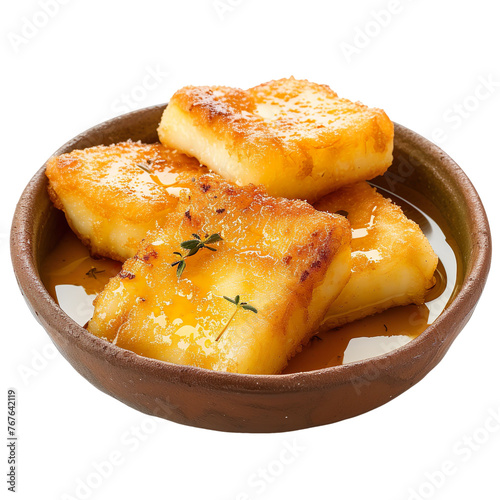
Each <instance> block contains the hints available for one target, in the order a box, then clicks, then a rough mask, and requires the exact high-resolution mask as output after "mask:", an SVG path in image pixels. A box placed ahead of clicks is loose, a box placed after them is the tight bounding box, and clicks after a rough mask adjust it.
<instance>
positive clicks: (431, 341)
mask: <svg viewBox="0 0 500 500" xmlns="http://www.w3.org/2000/svg"><path fill="white" fill-rule="evenodd" d="M164 107H165V105H161V106H154V107H151V108H146V109H143V110H139V111H135V112H132V113H129V114H127V115H123V116H120V117H117V118H115V119H112V120H110V121H108V122H105V123H103V124H100V125H97V126H96V127H93V128H92V129H90V130H88V131H86V132H84V133H83V134H81V135H79V136H77V137H75V138H74V139H72V140H71V141H69V142H68V143H67V144H65V145H64V146H63V147H62V148H60V149H59V150H58V151H57V152H56V153H55V154H62V153H66V152H69V151H72V150H73V149H82V148H86V147H90V146H95V145H101V144H102V145H109V144H113V143H117V142H121V141H126V140H129V139H131V140H133V141H138V140H141V141H142V142H156V141H158V136H157V133H156V128H157V125H158V122H159V120H160V117H161V114H162V112H163V109H164ZM373 182H374V184H376V185H378V186H380V187H384V188H387V189H388V190H389V191H391V192H393V193H395V194H398V192H399V191H404V189H405V187H407V186H411V188H412V189H413V190H416V191H419V192H420V193H421V194H422V195H423V196H424V197H425V199H426V200H428V202H430V203H432V204H433V205H435V206H436V207H437V208H438V209H439V211H440V212H441V214H442V215H443V217H444V219H445V220H446V223H447V225H448V226H449V229H450V232H451V234H452V236H453V238H454V239H455V240H456V242H457V245H458V255H457V258H458V260H459V261H460V265H459V270H460V276H459V282H460V283H461V284H460V287H459V289H458V290H457V291H456V293H455V295H454V297H453V299H452V300H451V302H450V303H449V304H448V307H447V308H446V309H445V311H444V312H443V313H442V314H441V315H440V316H439V317H438V318H437V319H436V321H435V322H434V323H433V324H432V325H430V326H429V327H428V328H427V329H426V330H425V331H424V332H423V333H422V334H421V335H419V336H418V337H417V338H416V339H414V340H412V341H411V342H409V343H408V344H406V345H404V346H403V347H400V348H399V349H396V350H394V351H391V352H389V353H387V354H384V355H382V356H378V357H375V358H370V359H367V360H364V361H358V362H354V363H350V364H346V365H341V366H337V367H331V368H324V369H321V370H315V371H310V372H301V373H293V374H287V375H239V374H231V373H222V372H214V371H210V370H205V369H201V368H195V367H190V366H181V365H174V364H172V363H166V362H162V361H158V360H153V359H148V358H144V357H141V356H139V355H137V354H135V353H133V352H130V351H126V350H124V349H121V348H119V347H116V346H114V345H112V344H110V343H108V342H106V341H104V340H102V339H100V338H97V337H94V336H93V335H91V334H90V333H89V332H87V331H86V330H85V329H83V328H81V327H80V326H78V325H77V324H76V323H75V322H74V321H73V320H72V319H71V318H69V317H68V316H67V315H66V314H65V313H64V312H63V311H62V310H61V309H60V307H59V306H58V305H57V303H56V302H55V301H54V300H53V299H52V297H51V296H50V295H49V293H48V292H47V290H46V288H45V286H44V285H43V283H42V281H41V279H40V273H39V269H40V265H41V262H42V261H43V260H44V258H45V256H46V255H47V253H48V252H49V251H50V250H51V249H52V248H53V247H54V245H55V244H56V243H57V241H58V240H59V238H60V237H61V235H62V233H63V232H64V231H65V229H66V227H67V226H66V222H65V220H64V216H63V215H62V213H61V212H60V211H58V210H56V209H55V208H54V207H53V206H52V204H51V202H50V200H49V197H48V194H47V180H46V177H45V174H44V167H42V168H41V169H40V170H39V171H38V173H37V174H36V175H35V176H34V177H33V179H32V180H31V182H30V183H29V185H28V186H27V187H26V190H25V191H24V193H23V195H22V197H21V199H20V201H19V204H18V207H17V210H16V214H15V216H14V222H13V226H12V235H11V249H12V260H13V264H14V269H15V272H16V276H17V279H18V283H19V286H20V288H21V291H22V293H23V295H24V297H25V299H26V302H27V303H28V306H29V307H30V309H31V310H32V312H33V314H34V315H35V316H36V318H37V319H38V321H39V322H40V323H41V324H42V326H43V327H44V328H45V329H46V330H47V332H48V333H49V335H50V336H51V338H52V340H53V342H54V343H55V345H56V346H57V348H58V349H59V351H60V352H61V353H62V354H63V356H65V357H66V359H67V360H68V361H69V362H70V363H71V364H72V365H73V366H74V367H75V369H76V370H78V371H79V372H80V373H81V374H82V375H83V376H84V377H85V378H87V379H88V380H89V381H90V382H91V383H92V384H94V385H95V386H96V387H98V388H99V389H101V390H103V391H104V392H106V393H108V394H110V395H111V396H113V397H115V398H117V399H119V400H121V401H123V402H124V403H126V404H128V405H129V406H132V407H133V408H136V409H138V410H140V411H142V412H144V413H148V414H153V415H156V416H159V417H162V418H167V419H169V420H173V421H175V422H179V423H183V424H188V425H194V426H198V427H205V428H209V429H216V430H223V431H238V432H278V431H289V430H295V429H300V428H305V427H311V426H316V425H323V424H328V423H332V422H336V421H339V420H342V419H345V418H349V417H352V416H355V415H358V414H360V413H363V412H366V411H369V410H371V409H373V408H375V407H377V406H380V405H381V404H384V403H385V402H387V401H389V400H391V399H393V398H394V397H396V396H398V395H399V394H401V393H402V392H404V391H405V390H407V389H408V388H409V387H411V386H412V385H414V384H415V383H416V382H418V381H419V380H421V379H422V378H423V377H424V376H425V375H426V374H427V373H428V372H429V371H430V370H431V369H432V368H433V367H434V366H435V365H436V364H437V363H438V362H439V361H440V360H441V359H442V357H443V356H444V354H445V353H446V351H447V350H448V348H449V347H450V345H451V343H452V342H453V340H454V339H455V338H456V336H457V335H458V333H459V332H460V331H461V330H462V328H463V327H464V325H465V324H466V323H467V321H468V319H469V317H470V315H471V314H472V312H473V309H474V307H475V304H476V302H477V300H478V299H479V296H480V294H481V291H482V289H483V287H484V283H485V280H486V277H487V274H488V270H489V264H490V260H491V239H490V238H491V237H490V232H489V227H488V222H487V218H486V214H485V213H484V209H483V206H482V204H481V201H480V199H479V197H478V195H477V193H476V191H475V189H474V187H473V186H472V184H471V183H470V181H469V180H468V178H467V177H466V175H465V174H464V173H463V171H462V170H461V169H460V168H459V167H458V166H457V165H456V164H455V163H454V162H453V160H451V159H450V158H449V157H448V156H447V155H446V154H445V153H444V152H443V151H441V150H440V149H439V148H438V147H437V146H435V145H433V144H432V143H430V142H429V141H427V140H426V139H424V138H422V137H420V136H418V135H417V134H415V133H414V132H412V131H410V130H408V129H406V128H404V127H402V126H400V125H397V124H396V125H395V149H394V162H393V165H392V166H391V167H390V169H389V170H388V172H387V173H386V174H385V175H384V176H382V177H380V178H377V179H375V180H374V181H373Z"/></svg>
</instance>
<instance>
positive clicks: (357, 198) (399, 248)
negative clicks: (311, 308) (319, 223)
mask: <svg viewBox="0 0 500 500" xmlns="http://www.w3.org/2000/svg"><path fill="white" fill-rule="evenodd" d="M315 208H317V209H318V210H325V211H327V212H330V213H335V212H337V211H344V212H347V213H348V215H347V218H348V220H349V222H350V223H351V227H352V243H351V247H352V276H351V279H350V280H349V282H348V284H347V285H346V287H345V288H344V290H343V291H342V293H341V294H340V296H339V297H338V298H337V299H336V300H335V301H334V302H333V303H332V305H331V306H330V308H329V310H328V312H327V314H326V316H325V318H324V320H323V324H322V329H330V328H335V327H337V326H340V325H342V324H344V323H349V322H351V321H354V320H356V319H359V318H363V317H365V316H369V315H370V314H374V313H376V312H380V311H383V310H385V309H388V308H389V307H393V306H397V305H406V304H423V303H424V295H425V292H426V291H427V290H428V289H429V288H431V287H432V286H433V285H434V282H435V280H434V271H435V270H436V266H437V263H438V258H437V256H436V254H435V253H434V251H433V250H432V248H431V245H430V243H429V241H428V240H427V238H426V237H425V235H424V234H423V233H422V231H421V230H420V228H419V227H418V225H417V224H416V223H415V222H413V221H411V220H409V219H408V218H407V217H406V216H405V215H404V213H403V211H402V210H401V208H400V207H398V206H397V205H395V204H394V203H392V202H391V201H390V200H388V199H387V198H384V197H383V196H382V195H381V194H380V193H377V191H376V189H375V188H373V187H371V186H370V185H369V184H368V183H366V182H360V183H357V184H354V185H351V186H347V187H344V188H342V189H340V190H338V191H335V192H334V193H331V194H330V195H328V196H325V197H324V198H323V199H321V200H320V201H319V202H317V203H316V204H315Z"/></svg>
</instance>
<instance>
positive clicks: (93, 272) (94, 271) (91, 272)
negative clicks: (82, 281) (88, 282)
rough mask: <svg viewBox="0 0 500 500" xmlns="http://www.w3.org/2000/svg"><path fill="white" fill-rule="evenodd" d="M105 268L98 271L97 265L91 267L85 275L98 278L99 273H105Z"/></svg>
mask: <svg viewBox="0 0 500 500" xmlns="http://www.w3.org/2000/svg"><path fill="white" fill-rule="evenodd" d="M103 272H104V269H102V270H100V271H98V270H97V269H96V268H95V267H91V268H90V269H89V270H88V271H87V272H86V273H85V276H88V277H89V278H94V279H97V276H96V275H97V274H99V273H103Z"/></svg>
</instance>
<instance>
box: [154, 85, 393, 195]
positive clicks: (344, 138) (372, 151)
mask: <svg viewBox="0 0 500 500" xmlns="http://www.w3.org/2000/svg"><path fill="white" fill-rule="evenodd" d="M158 135H159V137H160V141H161V142H162V143H163V144H165V145H166V146H169V147H173V148H177V149H178V150H179V151H182V152H184V153H186V154H188V155H190V156H194V157H195V158H198V160H200V162H202V163H203V164H204V165H207V167H209V168H210V169H211V170H213V171H215V172H217V173H218V174H220V175H222V177H224V178H226V179H229V180H231V181H233V182H236V183H237V184H239V185H246V184H249V183H252V184H256V185H257V184H262V185H263V186H265V188H266V190H267V192H268V193H269V194H270V195H272V196H283V197H286V198H300V199H305V200H308V201H309V202H311V203H312V202H314V201H316V200H318V199H319V198H320V197H321V196H324V195H326V194H328V193H330V192H331V191H333V190H335V189H337V188H339V187H341V186H344V185H347V184H351V183H353V182H357V181H362V180H367V179H372V178H373V177H376V176H377V175H380V174H383V173H384V172H385V171H386V170H387V168H388V167H389V165H390V164H391V163H392V150H393V137H394V127H393V124H392V122H391V121H390V120H389V118H388V117H387V115H386V114H385V113H384V112H383V111H382V110H380V109H375V108H368V107H367V106H364V105H363V104H361V103H359V102H356V103H353V102H351V101H349V100H347V99H342V98H340V97H338V95H337V94H336V93H335V92H334V91H333V90H331V89H330V88H329V87H328V86H326V85H318V84H316V83H312V82H309V81H307V80H295V79H294V78H293V77H292V78H285V79H281V80H276V81H271V82H268V83H264V84H262V85H258V86H257V87H253V88H251V89H249V90H241V89H235V88H230V87H220V86H214V87H184V88H182V89H180V90H179V91H177V92H176V93H175V94H174V95H173V97H172V99H171V100H170V103H169V104H168V106H167V108H166V109H165V112H164V113H163V117H162V119H161V122H160V126H159V128H158Z"/></svg>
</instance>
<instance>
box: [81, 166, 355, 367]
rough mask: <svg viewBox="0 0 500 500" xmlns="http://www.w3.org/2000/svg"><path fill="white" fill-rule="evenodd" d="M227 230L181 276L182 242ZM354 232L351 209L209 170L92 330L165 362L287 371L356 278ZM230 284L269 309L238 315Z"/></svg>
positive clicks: (115, 286) (112, 294)
mask: <svg viewBox="0 0 500 500" xmlns="http://www.w3.org/2000/svg"><path fill="white" fill-rule="evenodd" d="M216 233H217V234H220V235H221V237H222V238H223V240H222V241H220V242H218V243H216V244H215V245H213V246H214V247H215V248H216V251H215V252H211V251H208V250H201V251H199V252H198V253H197V254H196V255H193V256H191V257H189V258H186V269H185V270H184V272H183V273H182V276H181V278H180V279H179V278H178V277H177V276H176V270H177V268H176V267H172V265H171V264H172V263H173V262H174V261H175V260H176V259H177V258H178V257H177V256H176V255H174V252H175V251H181V252H182V249H181V247H180V243H181V242H182V241H185V240H188V239H192V238H193V236H192V235H193V234H198V235H200V236H201V237H202V238H205V237H207V236H208V235H210V234H216ZM349 240H350V229H349V225H348V223H347V221H345V220H344V219H343V218H342V217H339V216H335V215H331V214H327V213H322V212H318V211H316V210H314V209H313V208H312V207H311V206H310V205H309V204H307V203H306V202H301V201H297V200H295V201H292V200H287V199H279V198H272V197H269V196H267V195H266V194H265V193H264V191H263V190H262V188H259V187H254V186H251V185H250V186H245V187H238V186H235V185H234V184H232V183H229V182H227V181H224V180H222V179H221V178H220V177H219V176H217V175H213V174H207V175H203V176H201V177H199V178H197V179H195V180H194V181H193V182H192V186H191V188H190V194H189V195H188V194H187V193H184V194H183V195H181V200H180V202H179V204H178V205H177V207H176V208H175V209H174V210H173V211H172V212H171V213H170V214H169V215H168V216H167V218H166V219H165V222H164V224H163V226H162V227H161V228H159V229H158V231H157V232H155V233H151V234H150V235H148V236H147V237H146V239H145V240H144V241H143V242H142V243H141V245H140V247H139V250H138V252H137V254H136V256H135V257H134V258H133V259H129V260H128V261H126V262H125V264H124V266H123V269H122V272H121V274H120V275H119V276H117V277H116V278H114V279H112V280H111V281H110V283H109V284H108V286H107V287H106V289H105V290H104V292H103V293H102V294H101V295H100V296H99V297H98V298H97V299H96V303H95V305H96V310H95V314H94V317H93V319H92V320H91V322H90V323H89V330H90V331H91V332H92V333H94V334H96V335H98V336H101V337H104V338H106V339H108V340H109V341H114V342H115V343H116V344H117V345H119V346H121V347H124V348H126V349H130V350H133V351H135V352H137V353H139V354H141V355H144V356H148V357H154V358H158V359H163V360H166V361H172V362H176V363H183V364H192V365H196V366H200V367H205V368H212V369H218V370H226V371H237V372H240V373H276V372H279V371H280V370H281V369H282V368H283V367H284V366H285V364H286V362H287V359H288V358H289V357H290V356H292V355H293V354H294V353H295V351H296V350H297V349H298V348H299V347H300V345H301V344H302V343H303V342H306V341H307V340H308V339H309V337H310V336H311V335H312V334H313V332H314V331H315V328H316V327H317V326H318V325H319V322H320V321H321V318H322V316H323V314H324V312H325V311H326V308H327V307H328V305H329V303H330V302H331V300H332V299H333V298H334V297H335V296H336V295H338V293H340V290H341V289H342V287H343V286H344V285H345V282H346V280H347V279H348V276H349V269H350V267H349V260H350V256H349V255H350V250H349ZM346 252H347V254H346ZM333 266H336V267H335V268H334V267H333ZM332 269H334V270H335V272H334V273H333V274H332ZM223 295H226V296H229V297H235V296H236V295H241V297H242V300H243V301H246V302H248V303H250V304H251V305H253V306H254V307H256V308H257V309H258V313H257V314H254V313H252V312H245V311H243V312H242V313H241V314H238V315H237V316H235V318H234V319H233V320H229V318H230V317H231V315H232V313H233V312H234V309H233V306H232V305H231V304H230V303H229V302H227V301H226V300H224V299H223ZM228 320H229V322H230V326H229V327H228V328H227V330H226V331H225V332H224V335H223V336H222V337H221V339H220V340H219V341H217V340H216V338H217V335H218V334H219V333H220V332H221V331H222V330H223V328H224V326H225V324H226V323H227V322H228Z"/></svg>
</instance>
